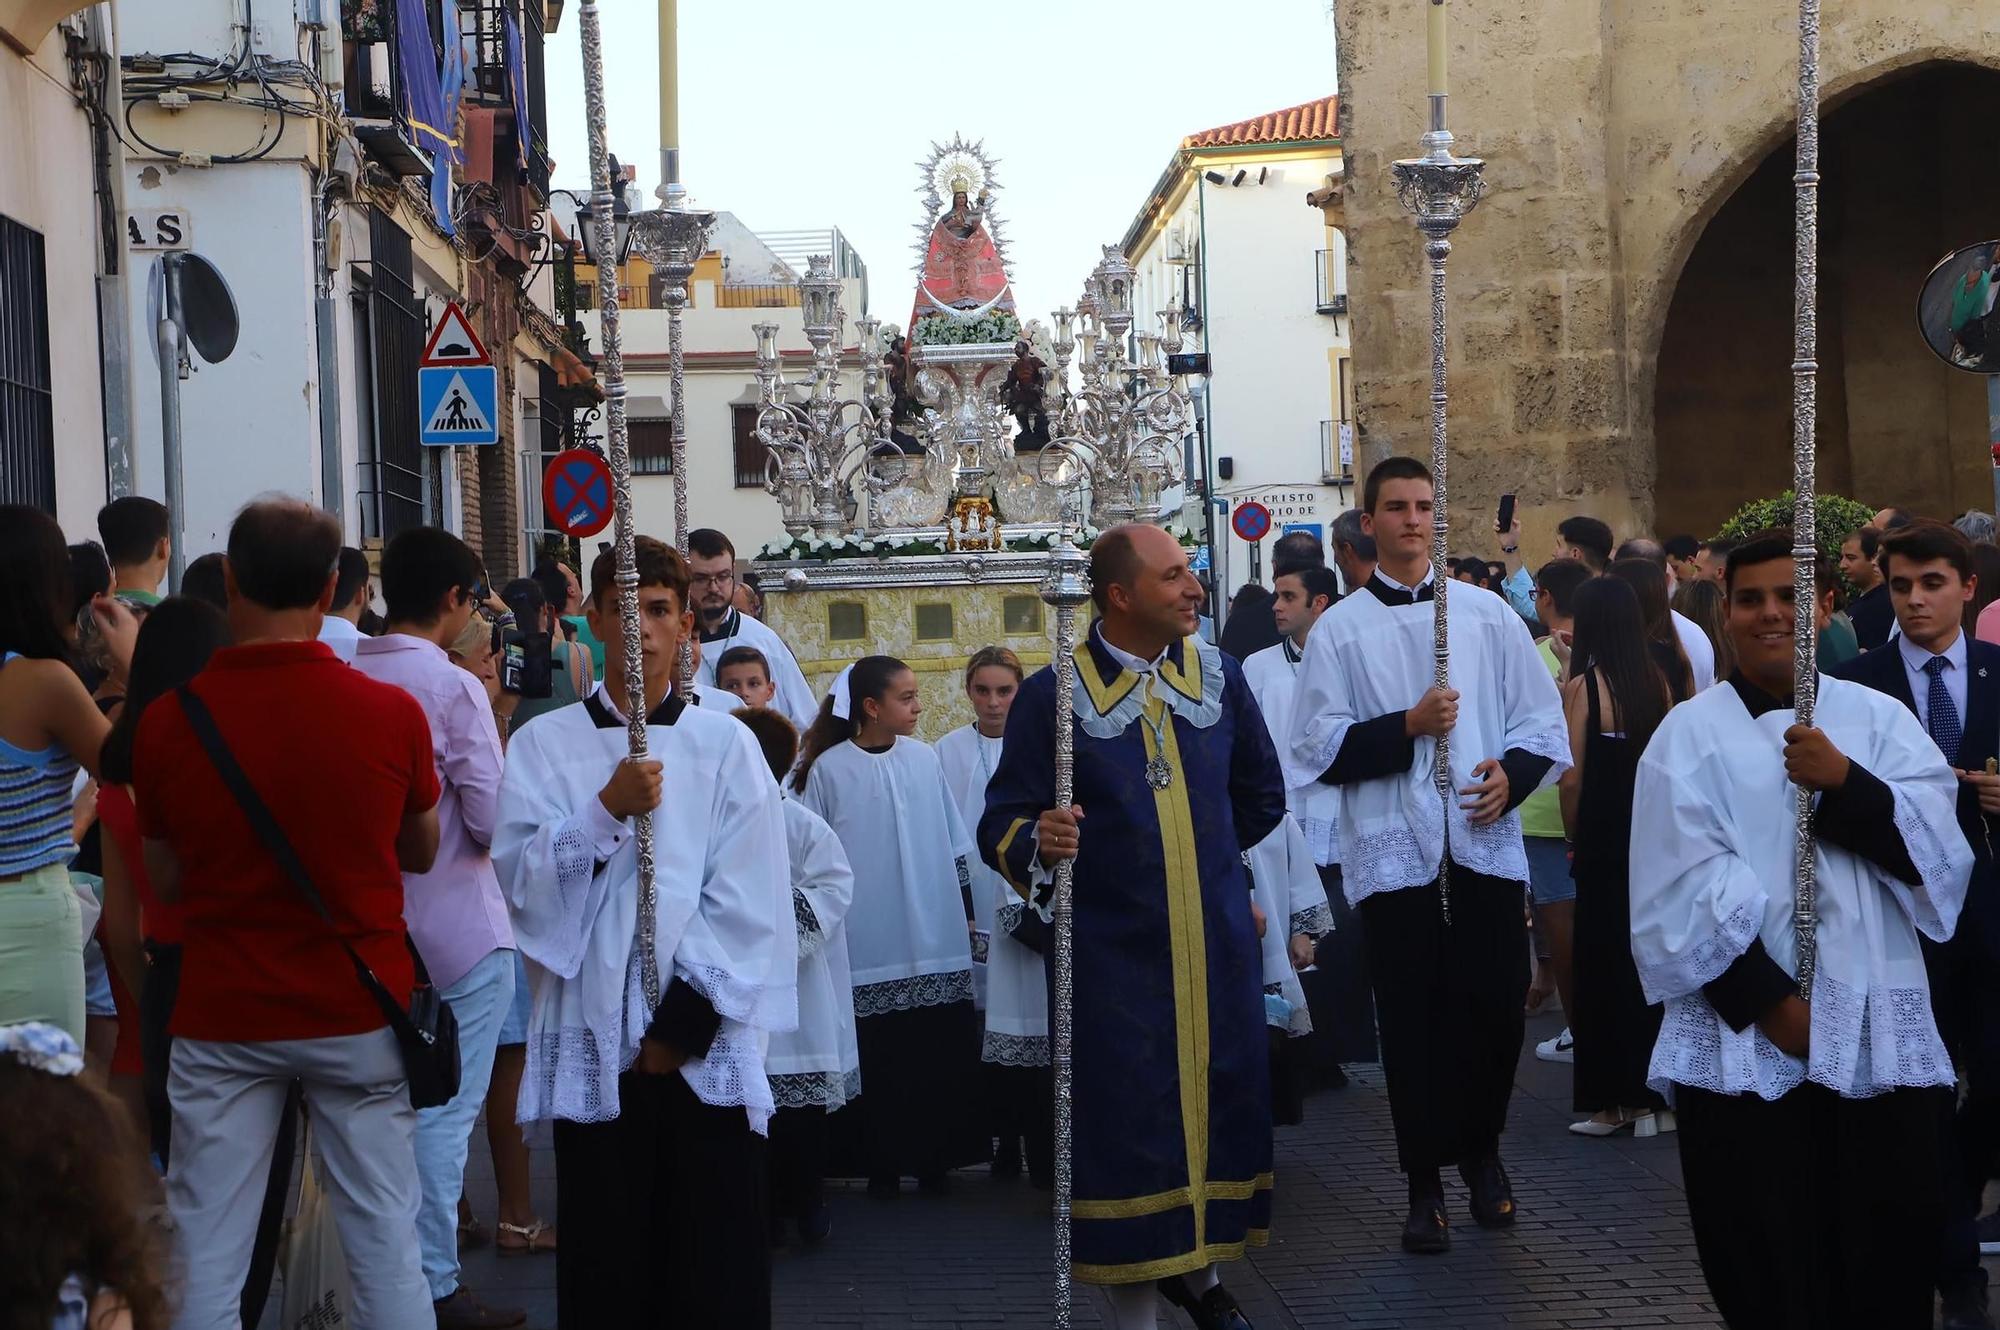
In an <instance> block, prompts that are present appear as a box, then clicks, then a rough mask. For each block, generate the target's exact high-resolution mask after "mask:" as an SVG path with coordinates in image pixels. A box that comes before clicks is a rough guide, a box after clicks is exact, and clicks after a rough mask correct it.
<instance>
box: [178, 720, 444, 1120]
mask: <svg viewBox="0 0 2000 1330" xmlns="http://www.w3.org/2000/svg"><path fill="white" fill-rule="evenodd" d="M175 692H176V694H177V695H178V696H179V698H180V700H181V710H182V711H183V712H185V713H186V715H187V718H188V724H190V725H192V726H193V727H194V733H195V737H196V738H197V739H199V740H201V746H202V747H203V748H204V749H206V750H207V751H208V757H209V760H210V761H211V762H213V763H214V764H215V769H216V772H217V773H218V774H219V775H221V777H222V783H223V784H224V785H225V786H227V787H228V788H229V792H230V793H231V794H233V795H235V796H236V802H237V803H238V804H239V805H240V806H241V807H242V809H243V814H244V816H245V817H247V818H249V819H250V827H251V829H252V830H254V831H255V832H256V833H257V839H258V840H260V841H262V842H263V843H264V848H265V849H266V850H269V851H270V853H271V857H272V858H273V859H276V860H277V861H278V867H279V868H281V869H282V870H284V874H285V876H286V877H288V878H290V879H291V880H292V885H293V886H295V887H297V888H298V889H299V894H300V895H302V896H304V897H305V898H306V903H307V904H309V905H311V906H312V907H313V912H314V913H315V914H317V915H319V917H320V918H321V919H323V920H325V921H326V926H327V928H328V929H329V930H331V931H332V933H333V935H334V937H335V938H336V939H337V940H338V941H339V942H340V946H341V949H342V950H343V951H345V952H346V953H347V958H348V959H349V960H351V961H353V962H354V973H355V974H357V975H358V976H360V979H361V986H362V987H363V988H366V989H367V990H368V992H369V993H370V994H371V995H372V996H373V997H374V999H375V1003H376V1005H377V1006H379V1007H381V1008H382V1015H383V1016H384V1017H386V1018H387V1019H388V1022H389V1028H390V1029H391V1030H393V1031H395V1034H396V1043H397V1044H398V1045H399V1046H400V1047H401V1048H402V1050H403V1068H404V1071H405V1073H406V1074H407V1075H408V1077H409V1081H410V1107H412V1108H438V1107H441V1106H443V1105H444V1104H447V1103H450V1102H451V1099H452V1096H454V1095H456V1094H457V1093H458V1082H459V1065H458V1018H457V1017H456V1016H454V1015H453V1014H452V1010H451V1004H450V1003H448V1002H446V1001H445V1000H444V998H443V997H442V996H441V995H440V994H439V993H438V991H437V988H436V986H435V985H433V984H432V983H431V976H430V972H429V971H428V970H426V969H425V968H424V958H423V957H422V956H421V955H419V954H418V952H417V944H416V943H415V942H413V941H411V940H410V936H409V934H408V932H405V933H404V934H403V942H404V945H405V946H407V947H409V949H410V959H411V960H413V961H415V962H416V967H417V984H416V988H415V990H414V991H412V992H411V994H410V1000H409V1006H408V1007H407V1008H406V1007H405V1006H404V1005H403V1003H402V1002H400V1001H398V1000H397V998H396V997H395V995H394V994H392V993H390V992H389V990H388V989H387V988H386V987H384V986H383V983H382V981H381V980H380V979H377V978H376V977H375V972H374V971H373V970H370V969H369V968H368V963H367V962H366V961H364V960H362V959H361V956H360V954H359V953H358V952H356V951H355V950H354V948H353V947H352V946H350V945H348V941H347V938H346V937H345V936H343V935H342V934H341V931H340V929H339V927H338V926H337V925H336V924H335V923H334V922H333V916H332V915H331V914H329V913H328V912H327V908H326V902H325V901H324V900H322V899H320V894H319V892H318V890H317V889H315V888H314V886H313V884H312V878H311V877H309V876H308V875H307V874H306V866H305V864H304V863H302V862H301V861H300V859H299V856H298V853H297V851H295V850H293V849H292V843H291V841H289V840H287V839H286V837H285V832H284V829H283V828H282V827H280V826H279V825H278V820H277V818H275V817H273V816H272V814H271V809H270V807H269V806H268V805H266V804H265V802H264V800H263V799H262V798H261V797H260V796H259V795H258V793H257V791H256V789H255V788H254V787H253V786H252V785H251V784H250V778H249V776H247V775H245V774H244V772H243V768H242V766H241V765H240V764H239V763H238V762H237V761H236V755H235V754H233V753H231V752H230V751H229V745H228V743H227V742H225V741H224V739H223V737H222V731H221V730H219V729H217V728H216V724H215V717H214V715H213V714H211V713H210V712H209V709H208V707H207V705H206V704H205V703H203V701H202V700H201V699H200V698H199V697H197V696H195V694H194V692H193V691H192V690H191V689H189V688H186V687H181V688H178V689H176V690H175Z"/></svg>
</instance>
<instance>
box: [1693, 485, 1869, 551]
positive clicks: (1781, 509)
mask: <svg viewBox="0 0 2000 1330" xmlns="http://www.w3.org/2000/svg"><path fill="white" fill-rule="evenodd" d="M1796 502H1797V500H1796V498H1795V496H1794V495H1793V493H1792V491H1791V490H1786V491H1785V492H1784V493H1783V494H1780V495H1777V496H1776V497H1774V498H1769V499H1758V500H1757V501H1755V502H1754V503H1746V504H1744V505H1743V506H1742V507H1741V508H1738V509H1737V510H1736V512H1735V514H1734V515H1733V516H1731V517H1730V519H1729V520H1728V521H1727V522H1724V523H1723V524H1722V529H1721V530H1719V531H1717V532H1716V533H1715V538H1716V539H1717V540H1741V539H1743V538H1744V537H1745V536H1748V535H1751V534H1753V533H1754V532H1758V531H1764V530H1767V529H1769V528H1771V527H1776V526H1782V527H1789V526H1790V525H1791V524H1792V509H1793V506H1794V505H1795V503H1796ZM1813 512H1814V535H1815V536H1816V537H1817V539H1818V541H1819V548H1820V552H1821V553H1823V554H1825V555H1826V556H1827V557H1828V558H1838V557H1839V556H1840V546H1841V543H1842V542H1843V541H1845V540H1846V539H1847V538H1848V537H1849V536H1851V535H1853V534H1854V533H1855V532H1857V531H1859V530H1860V529H1861V528H1862V527H1864V526H1867V525H1868V519H1870V518H1871V517H1873V516H1875V510H1874V509H1873V508H1870V507H1868V506H1867V505H1866V504H1864V503H1861V502H1859V501H1858V500H1855V499H1849V498H1845V497H1843V496H1841V495H1838V494H1822V495H1820V496H1819V497H1818V499H1817V501H1816V502H1815V503H1814V504H1813Z"/></svg>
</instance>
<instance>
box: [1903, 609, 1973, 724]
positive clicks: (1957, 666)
mask: <svg viewBox="0 0 2000 1330" xmlns="http://www.w3.org/2000/svg"><path fill="white" fill-rule="evenodd" d="M1896 650H1897V651H1899V652H1901V653H1902V656H1903V673H1904V674H1905V675H1906V676H1908V678H1909V680H1910V696H1911V697H1913V698H1915V699H1916V702H1917V723H1918V724H1919V725H1922V726H1923V727H1924V729H1925V731H1926V732H1928V731H1929V730H1930V727H1931V676H1930V675H1929V673H1927V672H1926V671H1925V669H1924V667H1925V666H1926V665H1928V664H1929V663H1930V661H1931V657H1932V656H1933V655H1934V654H1937V655H1942V656H1943V657H1944V659H1945V662H1946V664H1945V668H1944V674H1943V678H1944V690H1945V692H1947V693H1949V694H1950V695H1951V705H1952V707H1953V708H1954V709H1955V710H1956V711H1957V712H1958V723H1959V726H1960V728H1961V730H1962V729H1963V728H1964V725H1965V634H1964V632H1962V631H1961V632H1960V633H1958V634H1957V635H1956V636H1955V637H1953V638H1952V639H1951V645H1950V646H1948V647H1946V648H1945V649H1944V650H1943V651H1942V652H1937V653H1933V652H1931V651H1929V650H1927V649H1926V648H1924V647H1920V646H1918V645H1917V644H1916V643H1915V642H1912V641H1911V640H1910V639H1909V638H1907V637H1898V638H1897V639H1896Z"/></svg>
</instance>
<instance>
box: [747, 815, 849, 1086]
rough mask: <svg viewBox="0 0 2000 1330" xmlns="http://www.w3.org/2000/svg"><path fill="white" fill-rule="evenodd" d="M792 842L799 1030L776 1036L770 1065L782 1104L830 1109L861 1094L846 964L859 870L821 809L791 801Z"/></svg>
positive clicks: (788, 830) (788, 825)
mask: <svg viewBox="0 0 2000 1330" xmlns="http://www.w3.org/2000/svg"><path fill="white" fill-rule="evenodd" d="M785 845H786V849H787V851H788V852H789V857H790V859H791V863H792V911H793V913H794V915H795V916H796V919H797V922H798V936H799V952H798V955H799V1028H798V1029H796V1030H790V1031H786V1032H784V1033H781V1034H774V1035H772V1036H771V1048H770V1052H769V1053H768V1054H767V1055H766V1057H765V1065H766V1067H767V1068H768V1069H769V1071H770V1074H771V1098H772V1100H773V1101H774V1102H776V1104H777V1106H778V1107H779V1108H808V1107H814V1106H817V1107H822V1108H825V1109H826V1110H827V1111H828V1112H832V1111H833V1110H834V1109H836V1108H839V1107H840V1106H841V1105H842V1104H844V1103H846V1102H847V1101H848V1100H850V1099H852V1098H854V1097H855V1096H856V1095H858V1094H860V1093H861V1050H860V1047H859V1046H858V1045H857V1044H856V1043H855V1038H854V992H853V981H852V979H851V977H850V976H849V973H848V967H847V928H846V924H847V911H848V908H849V907H850V906H851V905H852V904H853V902H854V870H853V869H851V868H849V867H848V865H847V851H846V850H843V849H842V848H841V846H840V837H838V836H836V835H834V834H833V828H832V827H829V826H828V825H827V824H826V823H825V822H823V821H821V820H820V817H819V815H818V814H817V813H815V812H813V811H812V810H811V809H809V808H807V807H806V806H805V805H803V804H801V803H799V802H798V800H796V799H790V798H788V799H786V800H785Z"/></svg>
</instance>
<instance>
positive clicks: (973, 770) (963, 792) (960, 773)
mask: <svg viewBox="0 0 2000 1330" xmlns="http://www.w3.org/2000/svg"><path fill="white" fill-rule="evenodd" d="M1005 742H1006V741H1005V740H1004V739H989V738H987V737H986V736H985V735H983V734H981V733H980V732H979V727H978V726H977V725H961V726H959V728H957V729H955V730H953V731H952V732H951V733H950V734H947V735H945V736H944V738H942V739H939V740H938V741H937V743H936V744H935V745H933V751H935V752H936V753H937V759H938V765H939V766H940V767H942V768H944V782H945V784H946V785H947V786H949V787H950V789H951V794H952V798H953V799H955V800H956V801H957V803H958V816H959V820H960V821H961V822H963V823H964V824H965V825H966V826H967V827H968V828H970V827H976V826H978V825H979V818H980V815H981V814H982V813H984V812H985V811H986V782H987V781H989V780H992V779H993V768H994V767H996V766H998V765H1000V749H1001V747H1002V746H1003V744H1004V743H1005ZM966 871H967V873H968V874H969V875H970V876H971V878H972V925H973V929H974V932H973V935H972V1001H973V1005H974V1006H976V1007H978V1008H979V1009H980V1010H981V1011H984V1010H986V978H987V964H988V956H989V953H990V952H991V950H992V942H993V910H994V906H995V905H996V903H997V902H998V901H999V899H1000V896H1001V893H1002V891H1003V890H1005V887H1006V884H1005V883H1004V882H1003V881H1002V880H1001V877H1000V875H999V874H998V873H996V872H994V871H993V870H992V869H990V868H988V867H987V866H986V861H985V860H983V859H981V858H979V857H978V856H977V855H974V856H973V857H972V858H971V859H970V860H968V861H967V863H966Z"/></svg>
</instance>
